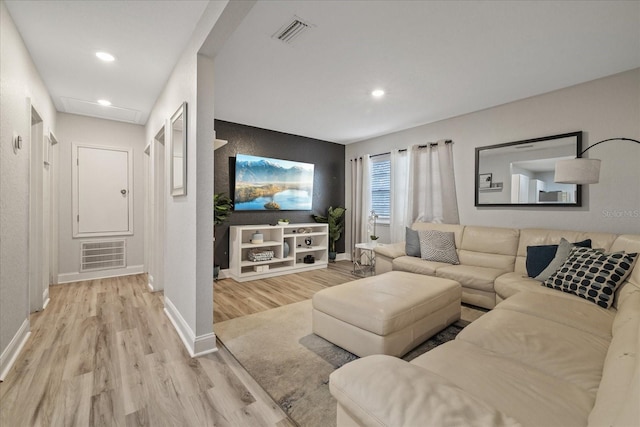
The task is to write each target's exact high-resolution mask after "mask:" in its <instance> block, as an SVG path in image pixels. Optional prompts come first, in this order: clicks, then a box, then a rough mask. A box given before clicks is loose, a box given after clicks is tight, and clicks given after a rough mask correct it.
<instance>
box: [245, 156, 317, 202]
mask: <svg viewBox="0 0 640 427" xmlns="http://www.w3.org/2000/svg"><path fill="white" fill-rule="evenodd" d="M313 169H314V165H312V164H309V163H300V162H292V161H288V160H279V159H269V158H265V157H257V156H247V155H242V154H238V155H237V157H236V174H235V176H236V185H235V200H234V204H235V209H236V210H311V204H312V198H313Z"/></svg>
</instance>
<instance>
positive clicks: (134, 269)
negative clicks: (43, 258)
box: [58, 265, 144, 283]
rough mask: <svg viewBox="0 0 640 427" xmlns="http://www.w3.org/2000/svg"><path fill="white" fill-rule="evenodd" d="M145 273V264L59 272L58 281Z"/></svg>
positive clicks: (77, 280) (65, 281)
mask: <svg viewBox="0 0 640 427" xmlns="http://www.w3.org/2000/svg"><path fill="white" fill-rule="evenodd" d="M140 273H144V265H132V266H129V267H125V268H114V269H113V270H98V271H84V272H82V273H81V272H74V273H62V274H58V283H71V282H80V281H82V280H94V279H106V278H107V277H119V276H130V275H132V274H140Z"/></svg>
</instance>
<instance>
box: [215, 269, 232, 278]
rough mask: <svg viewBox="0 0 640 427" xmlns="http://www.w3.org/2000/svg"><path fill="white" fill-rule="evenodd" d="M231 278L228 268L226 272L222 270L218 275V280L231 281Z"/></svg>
mask: <svg viewBox="0 0 640 427" xmlns="http://www.w3.org/2000/svg"><path fill="white" fill-rule="evenodd" d="M230 278H231V272H230V270H229V269H228V268H227V269H225V270H220V272H219V273H218V279H230Z"/></svg>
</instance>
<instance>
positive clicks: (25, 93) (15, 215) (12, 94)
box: [0, 1, 56, 378]
mask: <svg viewBox="0 0 640 427" xmlns="http://www.w3.org/2000/svg"><path fill="white" fill-rule="evenodd" d="M28 100H30V102H31V104H32V105H33V107H34V108H35V109H36V110H37V111H38V113H39V114H40V116H41V117H42V119H43V125H44V126H43V128H44V132H45V133H48V132H49V131H53V132H54V133H56V110H55V107H54V105H53V103H52V101H51V98H50V96H49V93H48V92H47V89H46V87H45V86H44V83H43V82H42V79H41V78H40V75H39V74H38V71H37V69H36V67H35V65H34V64H33V61H32V60H31V57H30V56H29V52H28V51H27V49H26V47H25V45H24V42H23V40H22V38H21V37H20V34H19V32H18V30H17V29H16V27H15V24H14V22H13V20H12V19H11V16H10V15H9V12H8V10H7V8H6V5H5V4H4V2H3V1H0V111H2V114H0V378H3V377H4V375H5V373H6V369H7V368H8V367H9V366H10V364H11V362H12V359H13V358H14V357H15V355H17V352H18V351H19V349H20V346H21V344H22V343H23V342H24V339H25V338H26V336H27V333H28V330H29V317H28V316H29V299H28V292H29V289H28V288H29V264H28V262H29V248H28V244H29V158H30V152H29V151H30V141H29V133H30V127H31V123H30V107H29V105H28ZM14 135H20V136H22V138H23V143H22V150H19V151H18V152H17V153H14V151H13V148H12V140H13V137H14Z"/></svg>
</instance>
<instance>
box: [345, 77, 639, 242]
mask: <svg viewBox="0 0 640 427" xmlns="http://www.w3.org/2000/svg"><path fill="white" fill-rule="evenodd" d="M579 130H582V131H584V135H583V136H584V139H583V146H584V147H588V146H590V145H592V144H594V143H595V142H598V141H601V140H603V139H606V138H613V137H627V138H634V139H640V69H635V70H631V71H628V72H625V73H621V74H616V75H613V76H609V77H605V78H602V79H598V80H594V81H591V82H587V83H584V84H580V85H577V86H572V87H569V88H566V89H562V90H558V91H554V92H551V93H547V94H544V95H540V96H536V97H532V98H528V99H524V100H520V101H516V102H513V103H510V104H506V105H501V106H498V107H494V108H490V109H487V110H482V111H478V112H475V113H471V114H467V115H464V116H460V117H456V118H452V119H448V120H443V121H440V122H436V123H431V124H427V125H423V126H418V127H415V128H412V129H407V130H404V131H401V132H396V133H393V134H389V135H385V136H381V137H378V138H373V139H370V140H367V141H362V142H358V143H355V144H351V145H348V146H347V149H346V156H347V159H352V158H354V157H356V156H360V155H363V154H367V153H368V154H376V153H382V152H388V151H389V149H391V148H406V147H408V146H410V145H413V144H424V143H426V142H430V141H437V140H439V139H445V138H446V139H452V140H453V141H454V147H453V153H454V165H455V176H456V187H457V193H458V206H459V210H460V222H461V223H462V224H467V225H487V226H502V227H518V228H522V227H545V228H554V229H567V230H572V229H577V230H593V231H603V232H613V233H640V190H639V188H640V145H638V144H635V143H631V142H621V141H614V142H609V143H605V144H602V145H600V146H598V147H595V148H593V149H592V150H589V151H588V152H587V153H586V155H587V157H592V158H598V159H602V170H601V173H600V183H599V184H593V185H588V186H585V188H584V190H583V191H584V193H583V206H582V207H581V208H560V207H555V208H554V207H535V208H531V207H513V208H511V207H509V208H489V207H486V208H477V207H475V206H474V162H475V151H474V149H475V147H480V146H485V145H492V144H499V143H504V142H511V141H519V140H523V139H529V138H535V137H542V136H548V135H555V134H561V133H567V132H573V131H579ZM347 168H349V162H347ZM346 176H347V183H346V189H348V188H350V185H351V182H350V173H349V170H347V173H346ZM347 200H348V192H347ZM349 208H350V204H349V201H347V209H349ZM347 212H348V214H349V215H350V209H349V210H348V211H347ZM349 221H350V216H349V217H348V218H347V224H349ZM349 234H350V231H349V230H347V232H346V236H347V245H348V246H347V247H350V246H349V245H350V241H349V240H350V239H349Z"/></svg>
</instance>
